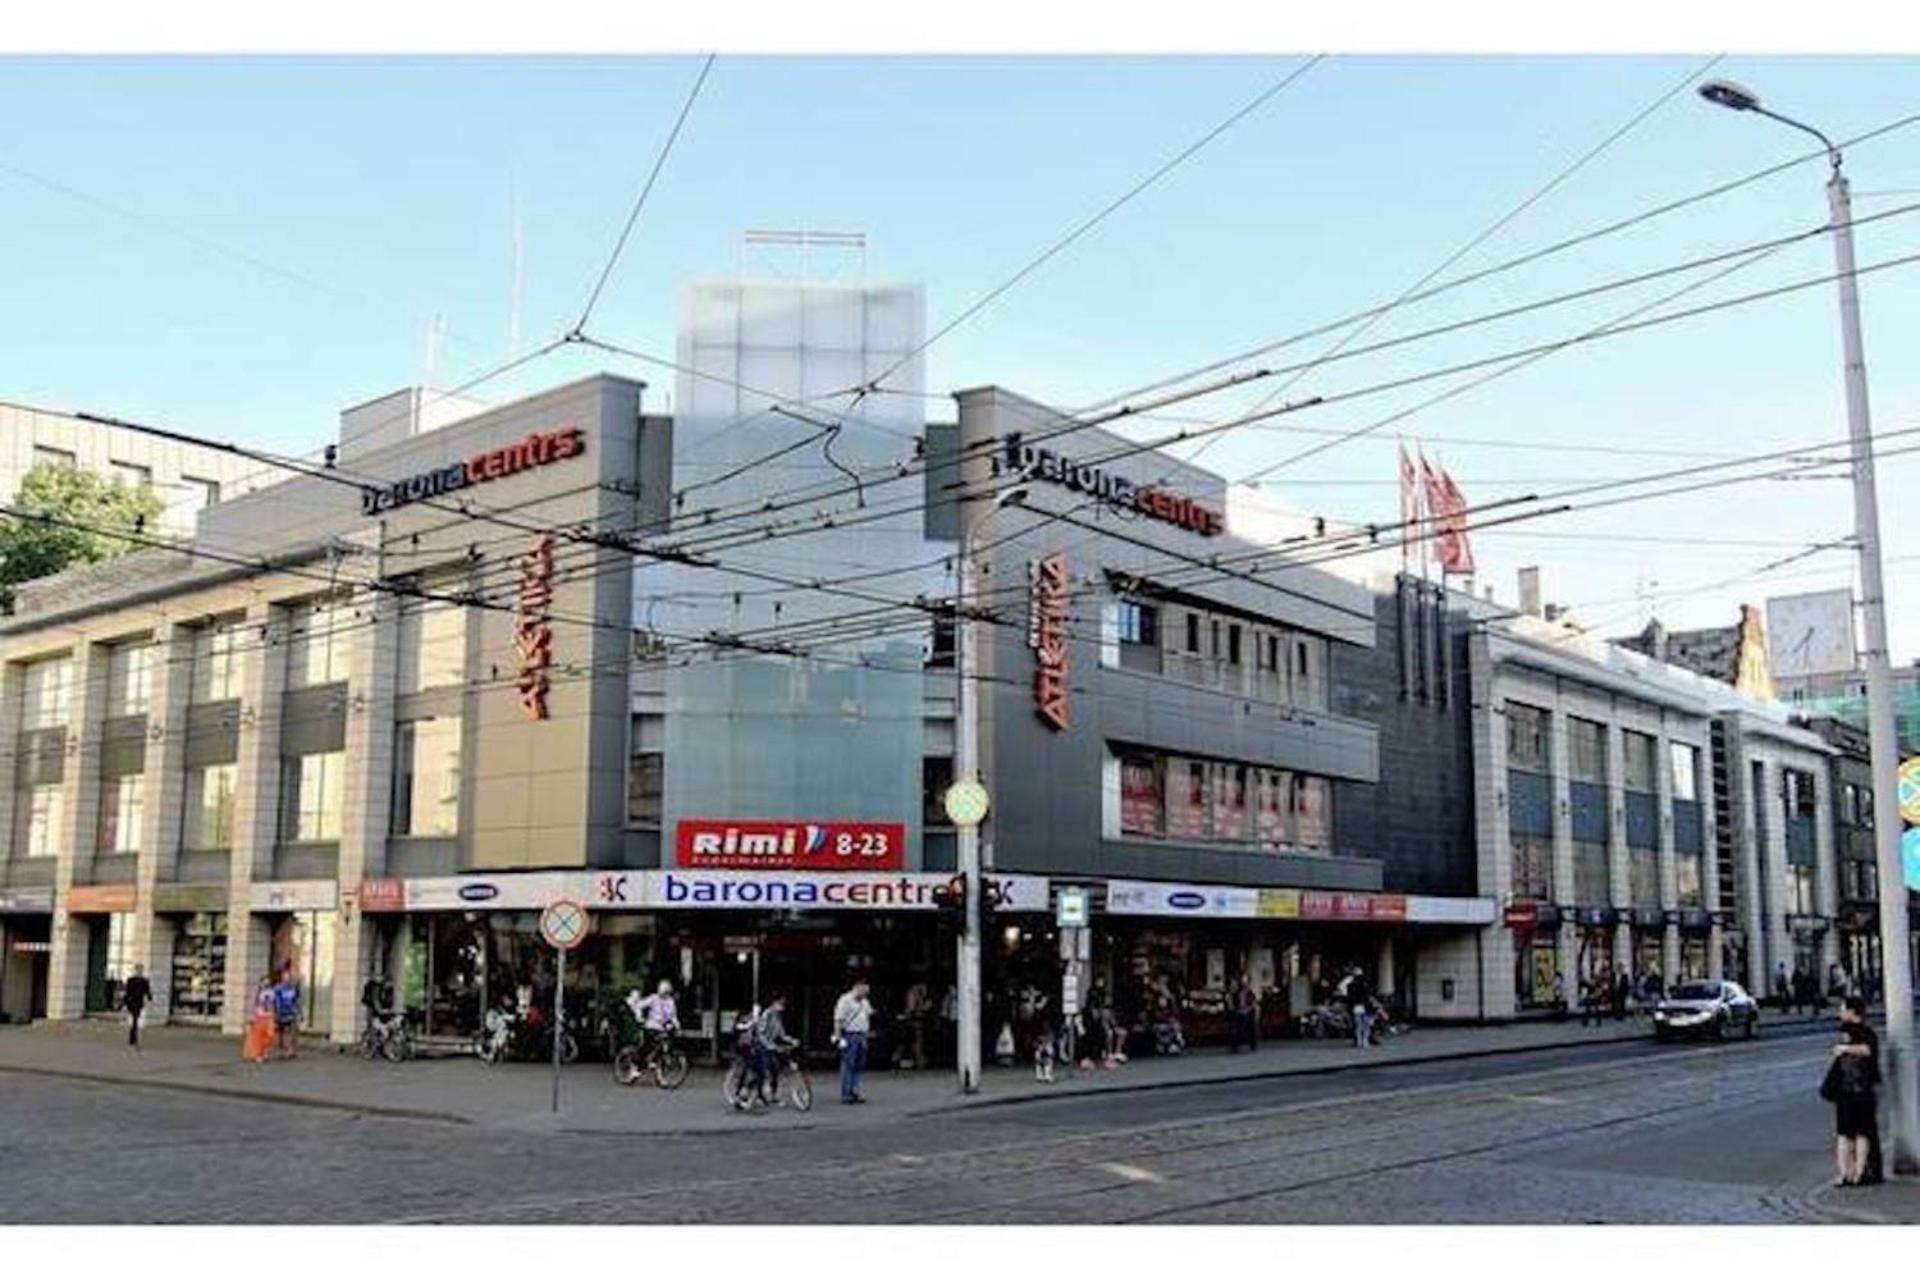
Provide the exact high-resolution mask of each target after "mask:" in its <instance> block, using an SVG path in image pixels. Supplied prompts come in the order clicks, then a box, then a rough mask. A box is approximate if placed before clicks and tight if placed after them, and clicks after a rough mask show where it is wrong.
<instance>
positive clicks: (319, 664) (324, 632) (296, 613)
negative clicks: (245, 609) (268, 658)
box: [286, 597, 357, 689]
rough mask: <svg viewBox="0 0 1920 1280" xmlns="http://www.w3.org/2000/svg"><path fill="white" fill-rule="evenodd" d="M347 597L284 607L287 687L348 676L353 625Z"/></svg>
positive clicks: (297, 686) (353, 631)
mask: <svg viewBox="0 0 1920 1280" xmlns="http://www.w3.org/2000/svg"><path fill="white" fill-rule="evenodd" d="M356 625H357V624H356V619H355V617H354V610H352V609H351V608H350V607H349V606H348V603H347V601H346V600H344V599H341V598H339V597H332V598H329V599H324V600H315V601H309V602H307V603H303V604H298V605H295V606H293V607H291V608H289V609H288V610H287V619H286V627H287V688H289V689H306V688H312V687H315V686H318V685H326V684H339V683H341V682H343V681H345V680H346V678H347V664H348V662H349V660H350V659H351V658H352V655H353V637H354V633H355V627H356Z"/></svg>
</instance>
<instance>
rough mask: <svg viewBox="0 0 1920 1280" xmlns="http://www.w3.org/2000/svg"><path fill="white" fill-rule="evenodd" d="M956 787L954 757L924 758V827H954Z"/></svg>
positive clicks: (631, 777) (642, 807)
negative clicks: (951, 799)
mask: <svg viewBox="0 0 1920 1280" xmlns="http://www.w3.org/2000/svg"><path fill="white" fill-rule="evenodd" d="M652 759H653V760H654V761H656V762H659V761H660V760H661V757H660V756H658V755H655V756H653V757H652ZM640 763H641V762H640V760H639V759H636V760H635V761H634V764H635V765H636V769H637V766H639V765H640ZM637 776H638V774H637V771H636V773H635V774H629V775H628V782H629V785H631V783H632V782H633V780H634V779H635V778H636V777H637ZM952 785H953V757H952V756H922V757H921V759H920V825H921V826H923V827H951V826H952V825H953V823H952V822H951V821H950V820H948V818H947V788H949V787H951V786H952ZM654 793H655V795H656V796H657V795H658V794H659V787H658V784H657V781H656V784H655V788H654ZM628 798H629V800H630V801H631V800H632V799H634V797H633V796H632V795H631V794H629V797H628ZM651 807H652V808H653V811H654V817H653V821H655V822H658V821H660V817H659V811H660V806H659V802H658V801H657V800H656V801H655V802H654V803H653V805H652V806H651ZM634 808H635V806H634V805H632V804H631V803H630V804H629V805H628V812H627V820H628V821H629V822H636V821H642V819H636V818H635V817H634V816H633V810H634ZM638 808H639V809H640V810H641V811H642V812H645V810H646V809H647V808H648V806H647V805H646V804H644V803H642V804H641V805H639V806H638Z"/></svg>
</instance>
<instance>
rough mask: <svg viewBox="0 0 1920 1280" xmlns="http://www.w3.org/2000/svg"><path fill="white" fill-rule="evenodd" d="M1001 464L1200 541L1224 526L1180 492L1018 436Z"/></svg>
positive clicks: (1209, 510)
mask: <svg viewBox="0 0 1920 1280" xmlns="http://www.w3.org/2000/svg"><path fill="white" fill-rule="evenodd" d="M1004 465H1005V466H1006V467H1007V469H1008V470H1011V471H1016V472H1019V473H1020V474H1021V475H1024V476H1028V477H1030V478H1032V479H1036V480H1045V481H1047V482H1049V483H1051V484H1057V485H1060V486H1062V487H1064V488H1068V489H1072V490H1074V491H1076V492H1078V493H1084V494H1086V495H1087V496H1088V497H1090V498H1098V499H1100V500H1101V501H1102V502H1109V503H1112V504H1113V505H1114V506H1116V507H1125V508H1127V509H1128V510H1131V511H1138V512H1139V513H1140V514H1141V515H1143V516H1148V517H1151V518H1152V519H1155V520H1164V521H1166V522H1167V523H1168V524H1172V525H1178V526H1180V527H1181V528H1182V529H1190V530H1192V531H1193V532H1194V533H1197V534H1199V535H1200V536H1201V537H1203V538H1211V537H1213V536H1214V535H1215V534H1218V533H1220V532H1222V531H1223V530H1224V529H1225V528H1226V527H1227V522H1226V519H1225V517H1223V516H1222V515H1221V514H1220V513H1219V512H1218V511H1216V510H1214V509H1213V508H1212V507H1209V506H1207V505H1206V504H1205V503H1202V502H1198V501H1195V500H1194V499H1192V498H1189V497H1187V496H1186V495H1185V494H1183V493H1175V492H1174V491H1173V490H1171V489H1162V488H1161V487H1159V486H1158V485H1151V484H1135V483H1134V482H1133V481H1131V480H1129V479H1127V478H1126V477H1125V476H1117V475H1115V474H1113V472H1111V471H1104V470H1102V469H1101V468H1099V467H1091V466H1087V465H1085V464H1084V463H1079V462H1075V461H1074V460H1073V459H1072V458H1067V457H1062V456H1061V455H1060V454H1057V453H1055V452H1054V451H1053V450H1051V449H1043V448H1041V447H1040V446H1039V445H1033V444H1028V443H1026V442H1025V441H1024V440H1022V439H1021V438H1020V436H1019V435H1018V434H1017V433H1016V434H1014V435H1010V436H1008V437H1007V446H1006V454H1005V458H1004Z"/></svg>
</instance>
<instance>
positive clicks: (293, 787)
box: [280, 751, 347, 843]
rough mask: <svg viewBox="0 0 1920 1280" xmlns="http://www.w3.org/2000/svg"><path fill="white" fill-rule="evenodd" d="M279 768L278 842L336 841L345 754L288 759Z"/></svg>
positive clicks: (323, 754) (316, 753)
mask: <svg viewBox="0 0 1920 1280" xmlns="http://www.w3.org/2000/svg"><path fill="white" fill-rule="evenodd" d="M283 768H284V777H283V779H282V781H281V797H282V798H281V809H280V839H281V841H282V842H283V843H284V842H288V841H326V840H338V839H339V838H340V817H341V805H342V802H343V800H344V798H345V781H346V776H347V770H346V755H345V753H344V752H340V751H321V752H315V753H314V754H312V755H305V756H288V757H287V758H286V760H285V761H284V764H283Z"/></svg>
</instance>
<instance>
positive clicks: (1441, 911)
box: [1407, 895, 1499, 924]
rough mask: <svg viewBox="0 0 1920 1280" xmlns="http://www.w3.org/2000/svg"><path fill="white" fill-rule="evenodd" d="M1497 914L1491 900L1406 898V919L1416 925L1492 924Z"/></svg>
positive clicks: (1413, 896)
mask: <svg viewBox="0 0 1920 1280" xmlns="http://www.w3.org/2000/svg"><path fill="white" fill-rule="evenodd" d="M1498 914H1499V912H1498V910H1497V909H1496V908H1495V906H1494V902H1493V899H1492V898H1422V897H1419V896H1417V895H1409V896H1408V898H1407V919H1408V920H1409V921H1411V922H1413V923H1416V924H1492V923H1493V921H1494V917H1495V916H1497V915H1498Z"/></svg>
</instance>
